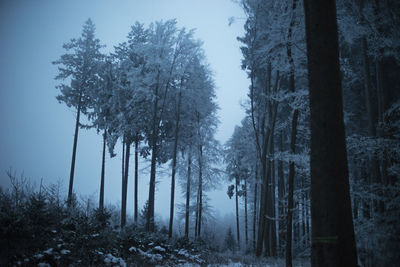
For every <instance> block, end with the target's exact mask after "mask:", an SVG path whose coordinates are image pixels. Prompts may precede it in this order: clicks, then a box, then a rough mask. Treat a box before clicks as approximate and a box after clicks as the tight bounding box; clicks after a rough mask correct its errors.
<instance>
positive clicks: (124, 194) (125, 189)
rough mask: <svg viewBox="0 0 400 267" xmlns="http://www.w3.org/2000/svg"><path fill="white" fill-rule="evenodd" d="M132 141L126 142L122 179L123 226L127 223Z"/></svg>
mask: <svg viewBox="0 0 400 267" xmlns="http://www.w3.org/2000/svg"><path fill="white" fill-rule="evenodd" d="M130 148H131V143H130V142H129V141H127V142H126V150H125V174H124V179H123V181H122V204H121V228H123V227H125V225H126V204H127V203H126V202H127V196H128V173H129V156H130Z"/></svg>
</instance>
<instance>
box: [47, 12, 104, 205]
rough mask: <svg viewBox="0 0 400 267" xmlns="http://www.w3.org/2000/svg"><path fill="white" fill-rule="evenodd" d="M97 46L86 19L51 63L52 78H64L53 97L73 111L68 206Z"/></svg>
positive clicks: (97, 58)
mask: <svg viewBox="0 0 400 267" xmlns="http://www.w3.org/2000/svg"><path fill="white" fill-rule="evenodd" d="M101 47H102V45H101V44H100V40H99V39H96V38H95V25H94V24H93V22H92V21H91V20H90V19H88V20H87V21H86V22H85V24H84V25H83V31H82V35H81V36H80V37H79V38H77V39H71V41H70V42H68V43H65V44H64V45H63V48H64V49H65V50H66V51H67V53H66V54H64V55H62V56H61V57H60V59H58V60H56V61H54V62H53V64H55V65H58V71H59V73H58V75H57V76H56V79H57V80H62V81H66V83H61V84H60V85H58V86H57V88H58V89H59V90H60V93H61V94H60V95H58V96H57V100H58V101H59V102H60V103H62V102H63V103H65V104H66V105H67V106H68V107H73V108H74V109H76V112H77V113H76V123H75V134H74V143H73V149H72V161H71V172H70V180H69V188H68V204H69V205H70V204H71V201H72V194H73V182H74V171H75V158H76V147H77V142H78V130H79V126H80V115H81V113H82V114H86V113H87V112H88V110H89V109H90V108H92V106H91V103H92V102H91V98H90V96H91V94H90V92H91V91H92V90H93V89H94V87H95V86H97V85H98V77H99V76H98V71H99V69H98V67H99V62H100V61H101V60H102V59H103V57H104V56H103V54H102V53H101V52H100V48H101Z"/></svg>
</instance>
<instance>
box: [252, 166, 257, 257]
mask: <svg viewBox="0 0 400 267" xmlns="http://www.w3.org/2000/svg"><path fill="white" fill-rule="evenodd" d="M257 188H258V164H256V173H255V182H254V210H253V249H254V251H255V250H256V225H257V194H258V193H257Z"/></svg>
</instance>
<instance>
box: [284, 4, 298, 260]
mask: <svg viewBox="0 0 400 267" xmlns="http://www.w3.org/2000/svg"><path fill="white" fill-rule="evenodd" d="M296 5H297V0H293V5H292V18H291V21H290V25H289V32H288V43H287V46H286V52H287V57H288V60H289V64H290V74H289V75H290V77H289V90H290V92H291V93H294V92H295V85H294V61H293V56H292V31H293V27H294V22H295V14H296V13H295V11H296ZM298 117H299V110H298V109H295V110H294V111H293V118H292V133H291V137H290V153H291V154H294V153H295V152H296V151H295V150H296V135H297V120H298ZM294 167H295V166H294V162H293V161H290V162H289V177H288V212H287V225H286V267H292V224H293V208H294V205H293V187H294V176H295V169H294Z"/></svg>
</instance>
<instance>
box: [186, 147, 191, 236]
mask: <svg viewBox="0 0 400 267" xmlns="http://www.w3.org/2000/svg"><path fill="white" fill-rule="evenodd" d="M191 169H192V153H191V151H190V149H189V155H188V169H187V181H186V213H185V237H186V238H187V239H188V238H189V212H190V210H189V208H190V179H191V178H190V173H191Z"/></svg>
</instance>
